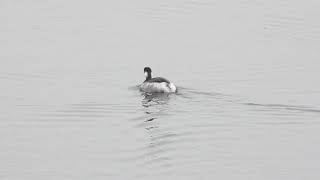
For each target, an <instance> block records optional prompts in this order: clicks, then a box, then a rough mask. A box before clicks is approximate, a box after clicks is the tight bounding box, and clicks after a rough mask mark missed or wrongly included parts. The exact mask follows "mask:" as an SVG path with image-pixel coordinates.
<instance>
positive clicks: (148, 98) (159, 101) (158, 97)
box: [142, 93, 170, 107]
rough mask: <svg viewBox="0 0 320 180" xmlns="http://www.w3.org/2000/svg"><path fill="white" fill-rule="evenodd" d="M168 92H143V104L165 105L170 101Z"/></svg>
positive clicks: (146, 105)
mask: <svg viewBox="0 0 320 180" xmlns="http://www.w3.org/2000/svg"><path fill="white" fill-rule="evenodd" d="M169 95H170V94H168V93H143V94H142V96H143V97H144V98H143V100H142V106H144V107H150V106H154V105H164V104H167V103H168V101H169Z"/></svg>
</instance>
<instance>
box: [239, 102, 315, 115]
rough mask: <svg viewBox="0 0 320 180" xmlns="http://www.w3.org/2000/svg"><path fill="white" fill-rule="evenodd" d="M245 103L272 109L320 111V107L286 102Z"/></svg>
mask: <svg viewBox="0 0 320 180" xmlns="http://www.w3.org/2000/svg"><path fill="white" fill-rule="evenodd" d="M244 105H247V106H256V107H265V108H269V109H272V110H288V111H300V112H312V113H320V110H319V109H316V108H312V107H309V106H297V105H286V104H259V103H244Z"/></svg>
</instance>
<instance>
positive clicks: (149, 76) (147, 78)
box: [146, 73, 152, 81]
mask: <svg viewBox="0 0 320 180" xmlns="http://www.w3.org/2000/svg"><path fill="white" fill-rule="evenodd" d="M151 78H152V77H151V73H148V75H147V77H146V81H148V80H150V79H151Z"/></svg>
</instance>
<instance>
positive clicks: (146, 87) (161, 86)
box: [140, 67, 177, 93]
mask: <svg viewBox="0 0 320 180" xmlns="http://www.w3.org/2000/svg"><path fill="white" fill-rule="evenodd" d="M144 74H145V76H146V80H145V81H144V82H143V83H142V84H141V85H140V90H141V91H144V92H149V93H175V92H177V87H176V86H175V85H174V84H173V83H171V82H170V81H168V80H167V79H165V78H162V77H156V78H152V76H151V69H150V68H149V67H145V68H144Z"/></svg>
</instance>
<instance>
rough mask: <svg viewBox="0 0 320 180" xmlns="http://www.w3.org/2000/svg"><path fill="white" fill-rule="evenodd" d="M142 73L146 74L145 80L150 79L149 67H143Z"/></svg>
mask: <svg viewBox="0 0 320 180" xmlns="http://www.w3.org/2000/svg"><path fill="white" fill-rule="evenodd" d="M143 71H144V75H145V76H146V80H149V79H151V72H152V71H151V68H149V67H145V68H144V70H143Z"/></svg>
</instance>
